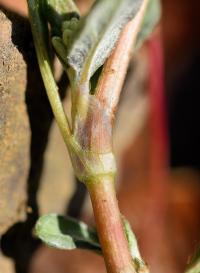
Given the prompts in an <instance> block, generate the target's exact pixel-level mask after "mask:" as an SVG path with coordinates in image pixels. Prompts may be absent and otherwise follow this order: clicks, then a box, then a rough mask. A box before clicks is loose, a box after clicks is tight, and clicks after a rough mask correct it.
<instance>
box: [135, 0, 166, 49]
mask: <svg viewBox="0 0 200 273" xmlns="http://www.w3.org/2000/svg"><path fill="white" fill-rule="evenodd" d="M160 17H161V4H160V0H149V3H148V5H147V8H146V12H145V16H144V19H143V23H142V26H141V30H140V32H139V34H138V37H137V41H136V48H139V47H140V46H141V45H142V44H143V42H144V41H145V40H146V39H148V38H149V36H150V35H151V33H152V31H153V30H154V28H155V26H156V24H157V23H158V22H159V20H160Z"/></svg>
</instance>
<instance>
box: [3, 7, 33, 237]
mask: <svg viewBox="0 0 200 273" xmlns="http://www.w3.org/2000/svg"><path fill="white" fill-rule="evenodd" d="M0 25H1V32H0V234H2V233H4V232H5V231H6V230H7V229H8V228H9V227H10V226H11V225H12V224H14V223H15V222H16V221H18V220H22V219H24V215H25V201H26V180H27V176H28V170H29V145H30V144H29V142H30V129H29V122H28V115H27V112H26V104H25V91H26V64H25V62H24V60H23V57H22V55H21V53H20V52H19V50H18V48H17V47H16V46H15V45H14V43H13V41H12V39H13V25H12V23H11V21H10V20H9V19H8V18H7V17H6V15H4V14H3V12H0Z"/></svg>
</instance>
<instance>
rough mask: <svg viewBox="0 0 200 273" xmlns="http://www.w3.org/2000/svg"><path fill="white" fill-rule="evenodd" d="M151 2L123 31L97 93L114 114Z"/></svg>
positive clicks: (108, 61) (146, 0)
mask: <svg viewBox="0 0 200 273" xmlns="http://www.w3.org/2000/svg"><path fill="white" fill-rule="evenodd" d="M148 2H149V0H144V1H143V4H142V6H141V8H140V10H139V11H138V14H137V16H136V17H135V18H134V19H133V20H132V21H130V22H129V23H128V24H127V25H126V27H125V28H124V30H123V31H122V33H121V35H120V38H119V41H118V43H117V45H116V47H115V49H114V50H113V52H112V54H111V56H110V57H109V58H108V60H107V62H106V63H105V65H104V68H103V71H102V75H101V77H100V79H99V82H98V86H97V89H96V92H95V95H96V97H97V98H98V99H99V100H100V101H101V102H103V103H104V105H105V106H106V107H107V110H110V112H111V113H112V114H113V111H114V110H115V108H116V106H117V104H118V100H119V96H120V93H121V90H122V87H123V83H124V79H125V76H126V73H127V69H128V65H129V61H130V58H131V57H132V54H133V49H134V44H135V42H136V38H137V35H138V32H139V30H140V26H141V24H142V21H143V18H144V14H145V11H146V8H147V5H148Z"/></svg>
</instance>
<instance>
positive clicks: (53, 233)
mask: <svg viewBox="0 0 200 273" xmlns="http://www.w3.org/2000/svg"><path fill="white" fill-rule="evenodd" d="M35 234H36V236H37V237H39V238H40V239H41V240H42V241H43V242H44V243H45V244H47V245H48V246H51V247H55V248H59V249H68V250H70V249H75V248H85V249H91V250H94V251H96V252H100V251H101V248H100V245H99V242H98V237H97V234H96V231H95V230H93V229H91V228H89V227H88V226H87V225H86V224H84V223H83V222H78V221H76V220H74V219H72V218H70V217H66V218H65V217H62V216H58V215H56V214H49V215H45V216H42V217H40V219H39V220H38V222H37V224H36V226H35Z"/></svg>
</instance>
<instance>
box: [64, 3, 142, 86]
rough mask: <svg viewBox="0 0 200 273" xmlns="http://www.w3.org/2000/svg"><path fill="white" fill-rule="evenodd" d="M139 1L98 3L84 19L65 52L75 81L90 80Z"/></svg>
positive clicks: (135, 9) (136, 8)
mask: <svg viewBox="0 0 200 273" xmlns="http://www.w3.org/2000/svg"><path fill="white" fill-rule="evenodd" d="M142 2H143V1H142V0H112V1H111V0H97V1H95V4H94V5H93V7H92V9H91V10H90V12H89V14H88V15H87V16H86V17H84V18H83V19H82V20H81V22H80V24H79V26H80V27H79V30H78V32H77V33H76V34H75V36H74V37H73V42H72V45H71V47H70V48H69V50H68V52H69V53H68V57H67V63H68V64H69V65H70V67H71V68H72V69H73V71H74V72H75V79H76V81H80V82H86V81H89V80H90V78H91V77H92V75H93V74H94V73H95V71H97V69H98V68H99V67H100V66H102V65H103V63H104V62H105V60H106V58H107V57H108V56H109V55H110V53H111V51H112V50H113V47H114V46H115V43H116V41H117V39H118V37H119V34H120V32H121V30H122V28H123V27H124V26H125V24H126V23H127V22H128V21H129V20H131V19H132V18H134V16H135V15H136V13H137V12H138V10H139V8H140V6H141V4H142Z"/></svg>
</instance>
